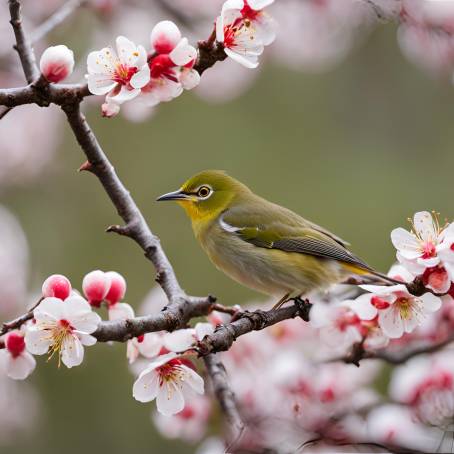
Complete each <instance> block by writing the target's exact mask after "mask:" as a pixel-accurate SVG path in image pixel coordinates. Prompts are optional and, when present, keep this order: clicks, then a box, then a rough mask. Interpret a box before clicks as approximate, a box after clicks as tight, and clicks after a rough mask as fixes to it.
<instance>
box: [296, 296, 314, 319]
mask: <svg viewBox="0 0 454 454" xmlns="http://www.w3.org/2000/svg"><path fill="white" fill-rule="evenodd" d="M292 299H293V302H294V303H295V306H296V307H297V308H298V315H299V316H300V317H301V318H302V319H303V320H304V321H305V322H308V321H309V313H310V311H311V308H312V303H311V302H310V301H309V300H308V299H307V298H306V299H303V298H301V297H299V296H297V297H296V298H292Z"/></svg>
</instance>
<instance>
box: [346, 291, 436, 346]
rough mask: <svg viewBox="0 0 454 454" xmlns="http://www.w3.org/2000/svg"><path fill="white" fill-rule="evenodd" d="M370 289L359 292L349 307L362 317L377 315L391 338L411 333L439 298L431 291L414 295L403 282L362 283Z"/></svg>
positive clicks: (432, 309) (379, 322)
mask: <svg viewBox="0 0 454 454" xmlns="http://www.w3.org/2000/svg"><path fill="white" fill-rule="evenodd" d="M361 287H362V288H363V289H364V290H367V291H368V292H370V293H366V294H364V295H361V296H359V297H358V298H357V299H356V300H355V301H354V302H353V303H352V304H351V305H350V307H351V308H352V309H353V310H354V311H355V312H356V314H357V315H358V316H359V317H360V318H361V319H362V320H372V319H374V318H375V317H377V316H378V324H379V325H380V327H381V329H382V330H383V332H384V334H386V335H387V336H388V337H390V338H399V337H401V336H402V335H403V334H404V333H411V332H412V331H413V330H414V329H415V328H416V327H417V326H418V325H420V324H421V323H422V321H423V319H424V318H425V316H426V314H428V313H431V312H435V311H437V310H438V309H439V308H440V306H441V299H440V298H438V297H436V296H435V295H433V294H432V293H425V294H424V295H422V296H420V297H417V296H414V295H411V294H410V293H408V290H407V288H406V287H405V285H402V284H398V285H393V286H379V285H362V286H361Z"/></svg>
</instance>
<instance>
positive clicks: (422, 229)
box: [413, 211, 438, 243]
mask: <svg viewBox="0 0 454 454" xmlns="http://www.w3.org/2000/svg"><path fill="white" fill-rule="evenodd" d="M413 223H414V226H415V230H416V232H417V233H418V235H419V236H420V237H421V238H422V239H423V241H432V242H434V243H435V242H436V241H437V239H438V238H437V236H438V232H437V229H436V228H435V224H434V221H433V217H432V215H431V214H430V213H429V212H428V211H420V212H418V213H416V214H415V216H414V218H413Z"/></svg>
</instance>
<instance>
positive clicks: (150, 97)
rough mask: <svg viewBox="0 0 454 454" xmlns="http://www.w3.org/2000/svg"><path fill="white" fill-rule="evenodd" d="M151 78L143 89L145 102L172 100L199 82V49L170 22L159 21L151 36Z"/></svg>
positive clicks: (156, 102)
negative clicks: (197, 69) (196, 62)
mask: <svg viewBox="0 0 454 454" xmlns="http://www.w3.org/2000/svg"><path fill="white" fill-rule="evenodd" d="M150 43H151V56H150V58H149V62H148V63H149V67H150V75H151V79H150V81H149V82H148V83H147V84H146V85H145V86H144V87H143V88H142V93H143V99H144V100H145V102H146V103H147V104H148V105H150V106H154V105H156V104H158V103H160V102H165V101H171V100H172V99H174V98H176V97H178V96H180V95H181V93H182V92H183V89H187V90H190V89H192V88H194V87H196V86H197V85H198V84H199V82H200V75H199V73H198V72H197V71H196V70H194V69H193V66H194V63H195V61H196V59H197V51H196V49H195V48H194V47H193V46H191V45H190V44H189V43H188V39H187V38H183V37H182V36H181V32H180V30H179V29H178V27H177V26H176V25H175V24H174V23H173V22H171V21H161V22H159V23H157V24H156V25H155V26H154V28H153V30H152V31H151V35H150Z"/></svg>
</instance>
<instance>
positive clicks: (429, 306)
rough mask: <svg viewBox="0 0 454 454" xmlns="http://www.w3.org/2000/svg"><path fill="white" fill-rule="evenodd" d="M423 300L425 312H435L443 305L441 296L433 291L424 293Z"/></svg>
mask: <svg viewBox="0 0 454 454" xmlns="http://www.w3.org/2000/svg"><path fill="white" fill-rule="evenodd" d="M421 301H422V302H423V305H424V312H435V311H438V309H440V307H441V298H439V297H438V296H435V295H434V294H432V293H424V295H422V296H421Z"/></svg>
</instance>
